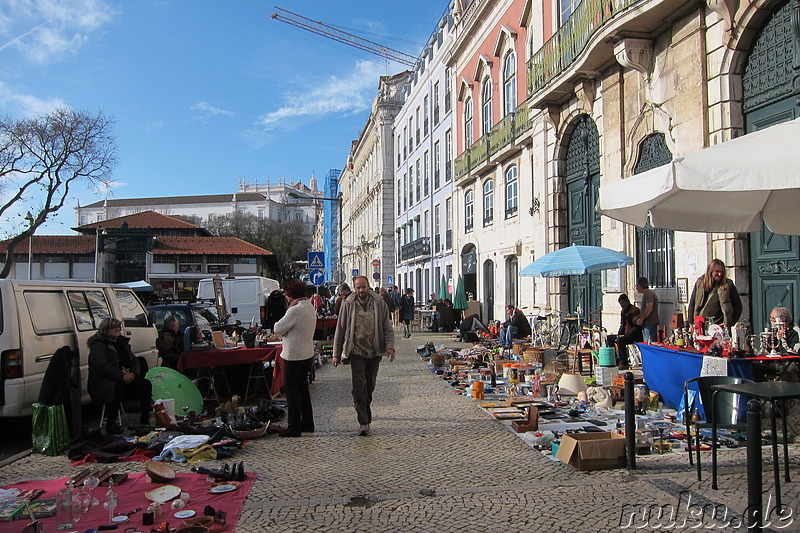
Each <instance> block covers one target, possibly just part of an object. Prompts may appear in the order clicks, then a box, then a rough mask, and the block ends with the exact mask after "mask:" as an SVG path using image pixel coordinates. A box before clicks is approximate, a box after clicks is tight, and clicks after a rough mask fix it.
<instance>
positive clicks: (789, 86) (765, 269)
mask: <svg viewBox="0 0 800 533" xmlns="http://www.w3.org/2000/svg"><path fill="white" fill-rule="evenodd" d="M793 6H794V4H793V3H792V2H788V1H787V2H782V3H781V4H779V5H778V6H776V8H775V9H774V10H773V12H772V13H771V15H770V16H769V17H768V18H767V19H766V20H765V22H764V25H763V27H762V28H761V31H760V32H759V34H758V36H757V38H756V40H755V42H754V43H753V48H752V49H751V50H750V54H749V56H748V58H747V62H746V64H745V67H744V74H743V76H742V86H743V108H744V112H745V131H746V132H747V133H751V132H754V131H758V130H761V129H764V128H768V127H770V126H773V125H775V124H778V123H780V122H786V121H788V120H793V119H795V118H797V117H798V116H800V107H798V95H800V53H799V52H800V50H798V48H800V47H799V46H798V42H797V38H796V37H795V36H794V33H793V31H792V22H791V20H792V9H793ZM798 216H800V215H798ZM750 305H751V308H750V317H751V319H750V320H751V324H752V328H753V331H754V332H758V331H762V330H763V328H764V327H765V326H766V325H767V322H768V321H769V313H770V311H771V310H772V308H773V307H776V306H782V307H788V308H789V309H790V310H792V312H793V313H794V316H795V322H797V317H798V313H800V308H798V305H800V239H799V238H798V237H797V236H789V235H778V234H775V233H772V232H771V231H769V229H767V228H766V227H763V228H762V229H761V231H760V232H754V233H752V234H750Z"/></svg>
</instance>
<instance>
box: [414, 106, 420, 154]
mask: <svg viewBox="0 0 800 533" xmlns="http://www.w3.org/2000/svg"><path fill="white" fill-rule="evenodd" d="M415 116H416V117H417V119H416V120H417V146H419V141H420V136H419V107H417V113H416V115H415Z"/></svg>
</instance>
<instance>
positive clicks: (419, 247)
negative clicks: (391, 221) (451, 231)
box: [400, 237, 431, 261]
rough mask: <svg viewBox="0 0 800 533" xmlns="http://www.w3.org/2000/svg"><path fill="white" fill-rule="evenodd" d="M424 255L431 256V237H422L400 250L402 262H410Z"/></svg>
mask: <svg viewBox="0 0 800 533" xmlns="http://www.w3.org/2000/svg"><path fill="white" fill-rule="evenodd" d="M423 255H431V238H430V237H421V238H419V239H417V240H416V241H412V242H410V243H408V244H404V245H403V247H402V248H401V250H400V260H401V261H409V260H411V259H414V258H417V257H420V256H423Z"/></svg>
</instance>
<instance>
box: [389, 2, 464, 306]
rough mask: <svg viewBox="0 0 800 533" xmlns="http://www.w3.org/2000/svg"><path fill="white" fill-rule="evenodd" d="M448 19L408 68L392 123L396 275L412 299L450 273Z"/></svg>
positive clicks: (450, 38) (449, 281) (426, 295)
mask: <svg viewBox="0 0 800 533" xmlns="http://www.w3.org/2000/svg"><path fill="white" fill-rule="evenodd" d="M452 31H453V19H452V17H451V16H450V14H449V13H446V14H445V15H444V16H443V17H442V19H441V20H440V21H439V23H438V25H437V27H436V29H435V31H434V32H433V34H432V35H431V37H430V39H429V40H428V43H427V45H426V46H425V48H424V49H423V51H422V54H421V56H420V60H419V62H418V63H417V65H416V67H415V68H414V69H413V70H412V71H411V78H410V84H409V85H408V88H407V91H408V93H407V95H406V98H405V104H404V105H403V108H402V110H401V111H400V113H399V114H398V115H397V118H396V120H395V127H394V146H395V160H396V163H397V165H396V168H395V176H394V182H395V191H396V202H395V206H394V209H395V213H396V227H395V234H396V245H397V276H396V280H395V283H394V284H395V285H397V286H399V287H401V288H413V289H414V294H415V297H416V300H417V302H420V303H423V302H426V301H427V300H428V298H429V295H430V293H438V292H439V286H440V284H441V283H442V278H443V277H444V279H445V283H446V284H447V285H450V286H452V277H453V251H454V248H453V246H454V242H455V241H454V235H453V121H452V117H453V113H452V103H453V98H452V86H453V85H452V70H451V69H450V68H449V67H448V66H447V63H446V60H447V58H448V56H449V54H450V51H451V48H452V46H453V33H452Z"/></svg>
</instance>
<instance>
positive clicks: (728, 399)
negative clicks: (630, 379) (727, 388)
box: [683, 376, 752, 481]
mask: <svg viewBox="0 0 800 533" xmlns="http://www.w3.org/2000/svg"><path fill="white" fill-rule="evenodd" d="M751 382H752V381H751V380H749V379H746V378H737V377H732V376H700V377H697V378H692V379H688V380H686V382H685V383H684V384H683V404H684V411H683V421H684V424H685V425H686V442H687V443H688V445H689V464H690V465H691V464H693V457H692V434H691V427H692V426H694V431H695V450H696V452H697V480H698V481H702V476H701V472H700V430H701V429H704V428H711V427H712V426H713V425H714V420H715V419H716V426H717V428H719V429H736V430H745V429H747V424H746V423H745V421H744V417H745V411H744V410H743V409H741V410H740V402H739V397H740V395H739V394H733V393H729V392H723V391H719V392H716V395H715V394H714V392H715V391H713V389H712V388H713V387H714V386H715V385H733V384H739V383H751ZM690 390H695V391H696V392H698V394H699V399H700V403H701V405H702V406H703V409H704V411H705V420H698V421H693V420H692V412H691V404H690V400H689V391H690ZM740 420H741V422H740ZM717 444H718V443H717V441H716V440H713V441H712V442H711V453H712V455H713V464H714V465H716V464H717Z"/></svg>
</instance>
